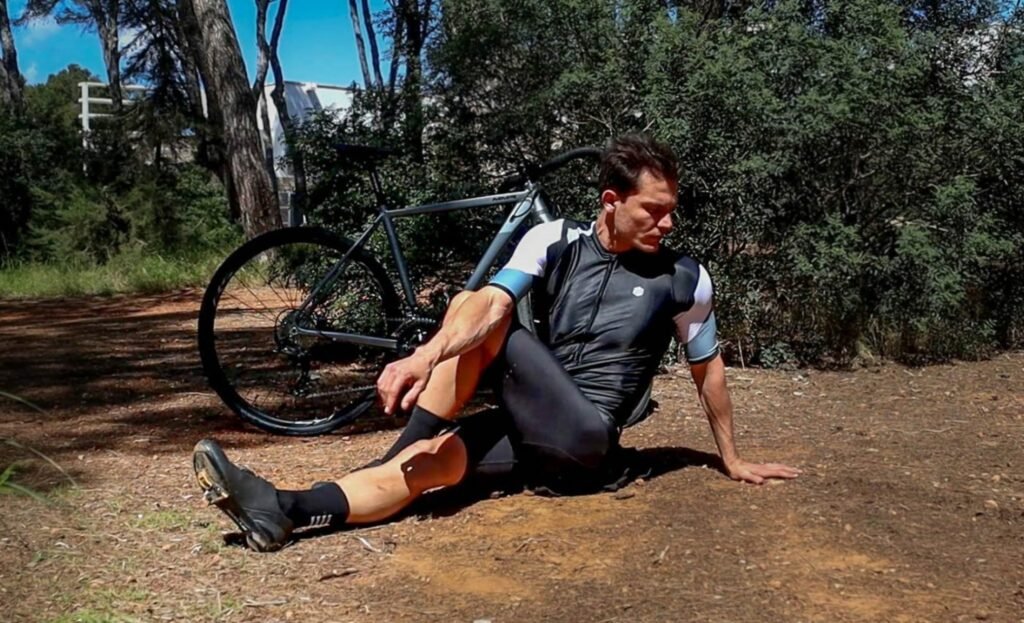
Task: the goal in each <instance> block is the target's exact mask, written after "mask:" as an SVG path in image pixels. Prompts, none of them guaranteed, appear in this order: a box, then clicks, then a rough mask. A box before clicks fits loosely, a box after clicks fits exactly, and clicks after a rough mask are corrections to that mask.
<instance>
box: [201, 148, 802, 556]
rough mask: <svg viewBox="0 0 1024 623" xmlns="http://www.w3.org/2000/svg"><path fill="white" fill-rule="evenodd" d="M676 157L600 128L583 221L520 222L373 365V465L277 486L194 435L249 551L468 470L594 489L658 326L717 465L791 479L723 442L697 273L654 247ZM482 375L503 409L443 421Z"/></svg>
mask: <svg viewBox="0 0 1024 623" xmlns="http://www.w3.org/2000/svg"><path fill="white" fill-rule="evenodd" d="M677 168H678V164H677V162H676V159H675V157H674V155H673V154H672V152H671V151H670V150H669V149H668V148H667V147H665V146H663V145H661V144H659V143H657V142H655V141H653V140H651V139H650V138H648V137H645V136H642V135H626V136H622V137H619V138H617V139H615V140H613V141H612V142H611V143H610V144H609V146H608V147H607V149H606V150H605V152H604V154H603V157H602V162H601V171H600V180H599V191H600V211H599V214H598V216H597V218H596V220H595V221H594V222H592V223H587V224H584V223H579V222H575V221H571V220H568V219H564V220H559V221H554V222H551V223H545V224H541V225H537V226H536V227H534V228H532V229H531V230H530V231H529V232H527V234H526V236H524V238H523V240H522V241H521V242H520V243H519V245H518V246H517V247H516V249H515V251H514V253H513V255H512V258H511V259H510V260H509V262H508V264H507V265H506V266H505V267H504V268H503V269H502V270H501V271H499V272H498V274H497V275H495V277H494V279H493V280H491V282H490V283H489V284H488V286H485V287H483V288H481V289H480V290H478V291H476V292H462V293H460V294H459V295H458V296H456V297H455V298H454V299H453V300H452V302H451V304H450V305H449V307H448V310H447V312H446V315H445V318H444V319H443V321H442V325H441V328H440V330H439V331H438V333H437V334H436V335H435V337H433V338H432V339H431V340H429V341H428V342H427V343H425V344H423V345H422V346H420V347H419V348H417V349H416V351H415V352H414V353H413V354H412V355H410V356H408V357H406V358H404V359H401V360H399V361H396V362H394V363H392V364H390V365H388V366H387V367H386V368H385V370H384V372H383V373H382V374H381V376H380V379H379V381H378V383H377V389H378V393H379V394H380V397H381V400H382V401H383V404H384V409H385V411H386V412H388V413H392V412H395V411H396V410H398V409H402V410H409V409H411V415H410V419H409V422H408V425H407V426H406V428H405V429H404V430H403V431H402V433H401V435H400V436H399V438H398V440H397V441H396V442H395V443H394V445H393V446H392V447H391V449H390V450H388V452H387V453H386V454H385V455H384V456H383V457H382V459H381V460H380V461H378V462H375V463H376V464H371V466H368V467H366V468H365V469H359V470H356V471H354V472H351V473H349V474H347V475H345V476H343V477H341V478H340V479H339V480H338V481H336V482H324V483H317V484H315V485H313V487H312V488H311V489H308V490H304V491H283V490H277V489H276V488H275V487H274V486H273V485H272V484H270V483H269V482H267V481H266V480H264V479H262V478H260V477H259V476H257V475H255V474H253V473H252V472H250V471H248V470H244V469H240V468H238V467H236V466H235V465H234V464H232V463H231V462H230V461H229V460H228V459H227V457H226V456H225V455H224V452H223V450H221V448H220V447H219V446H218V445H217V443H216V442H214V441H212V440H203V441H200V442H199V443H198V444H197V445H196V449H195V452H194V455H193V466H194V469H195V471H196V476H197V479H198V481H199V484H200V486H201V487H202V488H203V489H204V491H205V493H206V497H207V499H208V500H210V501H211V502H213V503H214V504H216V505H217V506H218V508H220V509H221V510H222V511H224V512H225V513H226V514H228V515H229V516H230V517H231V518H232V519H233V520H234V521H235V523H236V524H238V526H239V528H240V529H241V530H242V531H243V533H245V535H246V537H247V540H248V542H249V545H250V546H251V547H253V548H254V549H257V550H260V551H270V550H275V549H278V548H280V547H281V546H283V545H284V544H285V543H286V542H287V540H288V538H289V535H290V534H291V533H292V531H293V530H295V529H298V528H304V527H326V526H332V527H338V526H342V525H355V524H364V523H372V522H378V521H381V520H384V519H387V518H389V517H391V516H393V515H395V514H396V513H398V512H399V511H400V510H401V509H403V508H404V507H406V506H407V505H408V504H409V503H410V502H412V501H413V500H414V499H415V498H416V497H417V496H419V495H420V494H421V493H423V492H425V491H428V490H432V489H436V488H439V487H446V486H452V485H456V484H459V483H462V482H464V481H466V480H468V479H470V478H472V477H484V476H488V475H494V474H509V473H517V474H522V475H523V477H525V478H527V479H529V480H530V481H532V483H533V484H535V485H541V486H544V487H546V488H548V490H551V491H555V492H581V491H592V490H596V489H598V488H600V487H602V486H603V485H605V484H607V483H608V482H609V481H612V480H616V479H618V478H620V477H621V475H622V469H623V465H622V462H621V461H619V460H616V459H617V458H618V457H619V456H620V453H619V452H617V450H618V449H619V445H618V440H619V433H620V431H621V429H622V427H623V426H625V425H628V424H631V423H632V421H633V419H635V418H632V417H631V414H633V412H634V408H635V407H636V405H637V403H638V401H640V400H641V399H642V398H643V396H644V394H645V390H646V389H647V387H648V385H649V383H650V382H651V379H652V377H653V375H654V374H655V371H656V369H657V367H658V364H659V362H660V360H661V358H662V356H663V355H664V353H665V351H666V349H667V348H668V345H669V342H670V339H671V335H672V333H673V329H674V332H675V335H676V337H677V339H678V340H679V342H680V343H682V344H683V346H684V349H685V352H686V356H687V359H688V360H689V363H690V371H691V374H692V376H693V379H694V381H695V383H696V386H697V390H698V395H699V398H700V402H701V404H702V406H703V407H704V410H705V412H706V413H707V416H708V421H709V423H710V425H711V430H712V433H713V435H714V438H715V442H716V443H717V445H718V450H719V453H720V455H721V459H722V466H723V469H724V471H725V473H726V474H727V475H728V476H729V477H730V478H732V479H734V480H738V481H745V482H751V483H761V482H763V481H764V480H765V479H768V478H795V477H796V476H797V475H798V474H799V473H800V471H799V470H798V469H795V468H792V467H789V466H786V465H782V464H777V463H768V464H759V463H751V462H747V461H745V460H743V459H741V458H740V456H739V454H738V453H737V450H736V446H735V443H734V441H733V424H732V405H731V402H730V399H729V394H728V391H727V389H726V382H725V373H724V371H725V366H724V364H723V362H722V358H721V356H720V354H719V349H718V342H717V339H716V326H715V315H714V311H713V306H712V300H713V288H712V282H711V278H710V276H709V275H708V272H707V270H705V268H704V267H703V266H701V265H700V264H699V263H697V262H696V261H694V260H693V259H691V258H689V257H686V256H683V255H680V254H678V253H675V252H673V251H670V250H669V249H667V248H665V247H664V246H662V244H661V241H662V239H663V238H664V237H665V236H666V235H667V234H668V233H669V231H670V230H671V229H672V225H673V224H672V218H673V216H672V215H673V210H674V209H675V208H676V202H677V179H678V178H677V175H678V173H677ZM531 289H532V292H533V293H534V295H535V296H536V297H537V299H538V306H539V308H540V309H542V310H543V314H541V318H542V321H543V322H542V323H541V324H542V326H541V329H540V330H539V331H538V335H534V334H533V333H531V332H529V331H527V330H525V329H524V328H523V327H522V326H520V325H519V324H518V323H517V321H516V319H515V314H514V309H515V305H516V302H517V300H518V299H519V298H520V297H522V296H524V295H525V294H526V293H527V292H528V291H531ZM481 382H486V383H490V384H493V385H494V387H495V391H496V395H497V397H498V402H499V405H500V407H499V408H498V409H496V410H492V411H486V412H483V413H479V414H476V415H472V416H468V417H464V418H459V419H456V415H457V413H458V412H459V410H460V409H461V408H462V406H463V405H464V404H465V403H466V402H467V401H468V400H469V399H470V397H471V396H472V395H473V393H474V392H475V390H476V388H477V386H478V384H480V383H481Z"/></svg>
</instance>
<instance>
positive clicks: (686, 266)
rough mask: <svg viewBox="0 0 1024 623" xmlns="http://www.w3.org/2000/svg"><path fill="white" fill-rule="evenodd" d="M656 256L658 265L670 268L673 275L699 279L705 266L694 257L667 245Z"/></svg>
mask: <svg viewBox="0 0 1024 623" xmlns="http://www.w3.org/2000/svg"><path fill="white" fill-rule="evenodd" d="M654 256H655V258H657V259H656V261H657V262H658V263H660V264H662V265H664V266H666V267H669V268H670V270H671V271H672V272H673V274H680V275H690V276H693V277H698V276H699V275H700V271H701V269H702V268H703V265H702V264H701V263H700V262H699V261H697V260H695V259H694V258H693V257H691V256H689V255H687V254H686V253H683V252H682V251H678V250H676V249H673V248H671V247H668V246H665V245H662V246H661V247H660V248H659V249H658V251H657V252H656V253H655V254H654Z"/></svg>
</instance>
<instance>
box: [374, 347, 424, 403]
mask: <svg viewBox="0 0 1024 623" xmlns="http://www.w3.org/2000/svg"><path fill="white" fill-rule="evenodd" d="M433 369H434V364H433V361H431V359H430V358H428V357H425V356H423V355H419V354H417V353H413V354H412V355H409V356H408V357H406V358H404V359H399V360H398V361H395V362H392V363H390V364H388V365H387V367H385V368H384V372H383V373H382V374H381V375H380V378H379V379H377V393H378V394H379V395H380V399H381V402H382V403H383V404H384V413H387V414H388V415H391V414H392V413H394V412H395V409H396V408H397V407H401V409H402V410H403V411H408V410H409V409H411V408H412V407H413V405H415V404H416V399H417V398H418V397H419V395H420V393H421V392H422V391H423V389H424V388H425V387H426V386H427V382H428V381H429V380H430V373H431V372H433Z"/></svg>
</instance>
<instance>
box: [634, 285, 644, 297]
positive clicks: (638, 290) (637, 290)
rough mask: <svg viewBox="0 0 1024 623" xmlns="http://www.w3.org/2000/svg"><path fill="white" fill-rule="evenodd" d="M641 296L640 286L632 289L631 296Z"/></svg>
mask: <svg viewBox="0 0 1024 623" xmlns="http://www.w3.org/2000/svg"><path fill="white" fill-rule="evenodd" d="M643 295H644V289H643V288H641V287H640V286H637V287H635V288H633V296H643Z"/></svg>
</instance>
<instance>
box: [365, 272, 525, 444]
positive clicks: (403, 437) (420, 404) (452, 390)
mask: <svg viewBox="0 0 1024 623" xmlns="http://www.w3.org/2000/svg"><path fill="white" fill-rule="evenodd" d="M470 294H471V293H470V292H460V293H459V294H458V295H456V296H455V298H454V299H452V302H451V304H450V305H449V306H448V311H447V312H446V314H445V319H444V322H448V321H449V320H450V319H451V317H452V315H453V314H454V313H455V312H456V311H457V310H458V309H459V308H460V307H461V306H462V304H463V303H465V301H466V298H467V297H468V296H469V295H470ZM510 324H511V318H509V319H507V320H506V321H505V322H503V323H501V324H500V325H498V327H496V328H495V330H494V331H492V332H491V334H490V335H489V336H488V337H487V338H486V339H485V340H484V342H483V343H482V344H480V345H479V346H477V347H476V348H474V349H473V350H471V351H469V352H466V353H463V354H462V355H459V356H458V357H453V358H451V359H448V360H447V361H443V362H441V364H440V365H438V366H437V367H436V368H435V369H434V371H433V372H432V373H431V375H430V380H429V381H428V382H427V386H426V387H425V388H424V389H423V392H422V393H420V395H419V398H418V399H417V401H416V406H415V407H413V410H412V413H411V414H410V417H409V422H408V423H407V424H406V427H405V429H404V430H402V432H401V434H400V435H399V436H398V439H397V440H395V442H394V444H392V446H391V448H389V449H388V451H387V452H385V453H384V456H383V457H382V458H381V460H382V461H390V460H391V459H393V458H395V457H396V456H397V455H398V453H399V452H401V451H402V450H403V449H405V448H407V447H408V446H409V445H410V444H412V443H413V442H415V441H418V440H420V439H430V438H431V437H434V436H435V435H436V434H437V433H439V432H441V431H442V430H445V429H446V428H450V422H451V421H452V420H454V419H455V416H456V415H457V414H458V412H459V411H460V410H461V409H462V407H463V405H465V404H466V402H468V401H469V399H470V398H472V397H473V394H474V393H475V392H476V388H477V386H478V385H479V384H480V377H481V375H482V374H483V371H484V370H485V369H486V368H487V367H488V366H489V365H491V362H493V361H494V359H495V357H497V355H498V354H499V353H500V352H501V348H502V345H503V344H504V342H505V335H506V334H507V333H508V330H509V326H510Z"/></svg>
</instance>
